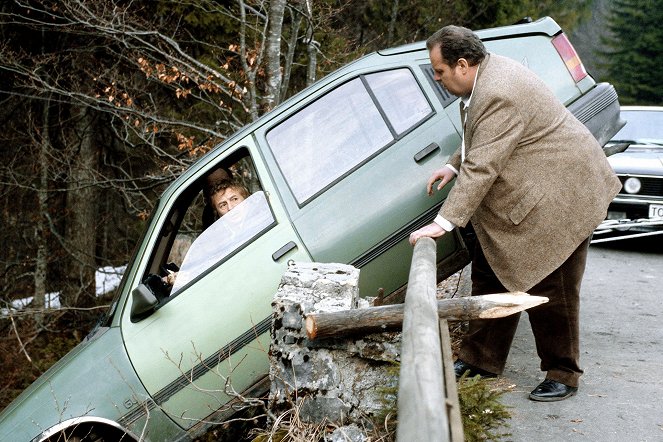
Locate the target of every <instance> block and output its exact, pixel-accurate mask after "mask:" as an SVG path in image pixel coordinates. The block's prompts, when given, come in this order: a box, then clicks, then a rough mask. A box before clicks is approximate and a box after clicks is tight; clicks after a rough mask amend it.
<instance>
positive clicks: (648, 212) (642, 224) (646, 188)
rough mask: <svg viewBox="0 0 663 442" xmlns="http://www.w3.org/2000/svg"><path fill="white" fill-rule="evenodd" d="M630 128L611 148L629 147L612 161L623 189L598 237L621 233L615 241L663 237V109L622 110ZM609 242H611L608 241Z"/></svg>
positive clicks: (620, 133) (611, 206)
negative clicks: (655, 235) (638, 237)
mask: <svg viewBox="0 0 663 442" xmlns="http://www.w3.org/2000/svg"><path fill="white" fill-rule="evenodd" d="M621 116H622V119H624V120H626V125H625V126H624V127H623V128H622V129H621V130H620V131H619V132H618V133H617V134H616V135H615V136H614V137H613V139H612V140H610V142H609V143H608V144H609V145H618V144H627V145H628V147H627V148H626V150H624V151H623V152H620V153H617V154H614V155H611V156H610V157H608V161H609V162H610V165H611V166H612V168H613V170H614V171H615V173H616V174H617V176H618V177H619V179H620V180H621V182H622V189H621V190H620V192H619V194H618V195H617V196H615V198H614V200H613V201H612V203H611V204H610V207H609V208H608V219H607V221H605V222H604V223H602V224H601V226H600V227H599V230H597V233H612V232H620V233H621V234H620V235H619V236H611V237H610V238H611V239H612V240H616V239H626V238H627V237H633V235H625V234H624V233H625V232H629V233H632V234H634V235H641V233H638V232H652V233H651V234H654V233H653V232H659V233H663V107H661V106H622V107H621ZM605 240H606V241H607V240H608V238H606V239H605Z"/></svg>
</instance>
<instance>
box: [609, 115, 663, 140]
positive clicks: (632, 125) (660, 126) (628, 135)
mask: <svg viewBox="0 0 663 442" xmlns="http://www.w3.org/2000/svg"><path fill="white" fill-rule="evenodd" d="M621 115H622V118H623V119H624V120H626V125H625V126H624V127H623V128H622V130H620V131H619V132H617V134H616V135H615V136H614V137H613V140H614V141H630V142H634V143H638V144H657V145H663V111H648V110H622V112H621Z"/></svg>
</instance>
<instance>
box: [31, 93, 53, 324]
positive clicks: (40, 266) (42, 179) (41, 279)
mask: <svg viewBox="0 0 663 442" xmlns="http://www.w3.org/2000/svg"><path fill="white" fill-rule="evenodd" d="M49 115H50V100H48V99H47V100H45V101H44V107H43V109H42V121H41V140H40V143H39V156H38V158H39V162H38V165H37V167H38V169H39V184H38V185H37V210H38V213H37V224H36V226H35V241H36V245H37V255H36V258H35V273H34V281H35V291H34V298H33V301H32V305H33V306H34V307H35V308H36V309H37V310H41V309H43V308H44V307H45V299H44V297H45V295H46V272H47V267H48V242H47V236H46V232H47V231H48V226H47V222H46V214H47V213H48V166H49V161H48V158H49V155H48V153H49V149H50V148H51V138H50V133H49V127H48V124H49V123H48V122H49ZM34 319H35V322H36V323H37V327H38V328H39V327H40V325H41V322H42V319H43V317H42V316H41V315H36V316H35V318H34Z"/></svg>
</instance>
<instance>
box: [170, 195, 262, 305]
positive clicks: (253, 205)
mask: <svg viewBox="0 0 663 442" xmlns="http://www.w3.org/2000/svg"><path fill="white" fill-rule="evenodd" d="M273 222H274V217H273V215H272V212H271V210H270V208H269V204H268V202H267V198H266V197H265V193H264V192H263V191H258V192H255V193H253V194H251V195H250V196H249V197H248V198H246V199H245V200H244V201H242V202H241V203H239V205H237V206H236V207H235V208H234V209H233V210H231V211H230V212H228V213H227V214H226V215H224V216H222V217H221V218H219V219H217V220H216V221H215V222H214V223H213V224H212V225H211V226H209V227H208V228H207V229H205V231H204V232H202V233H201V234H200V235H199V236H198V237H197V238H196V239H195V240H194V241H193V242H192V244H191V246H190V247H189V248H188V250H187V253H186V255H185V256H184V259H183V261H182V265H181V266H180V269H179V271H178V272H177V278H176V279H175V283H174V284H173V288H172V292H171V294H175V293H177V292H179V291H180V290H181V289H182V288H183V287H184V286H185V285H186V284H188V283H189V282H191V281H192V280H194V279H195V278H196V277H197V276H199V275H201V274H202V273H203V272H205V271H206V270H207V269H209V268H210V267H212V266H213V265H214V264H216V263H217V262H221V261H223V260H224V259H225V258H226V257H228V256H229V255H230V254H232V253H233V251H235V250H237V249H238V248H240V247H241V246H242V245H244V244H246V243H247V242H249V241H250V240H251V239H252V238H253V237H255V236H256V235H258V234H259V233H260V232H262V231H263V230H264V229H266V228H268V227H269V226H270V225H271V224H272V223H273Z"/></svg>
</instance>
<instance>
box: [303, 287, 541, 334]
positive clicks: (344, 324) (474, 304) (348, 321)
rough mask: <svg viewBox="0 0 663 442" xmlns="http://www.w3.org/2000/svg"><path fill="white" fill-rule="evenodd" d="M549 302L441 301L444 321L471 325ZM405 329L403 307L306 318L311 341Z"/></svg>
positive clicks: (526, 298) (510, 297) (505, 298)
mask: <svg viewBox="0 0 663 442" xmlns="http://www.w3.org/2000/svg"><path fill="white" fill-rule="evenodd" d="M546 302H548V298H546V297H543V296H530V295H529V294H527V293H524V292H508V293H495V294H490V295H481V296H468V297H462V298H453V299H441V300H438V301H437V313H438V317H439V318H440V319H446V320H449V321H467V320H472V319H495V318H502V317H505V316H509V315H513V314H514V313H518V312H521V311H523V310H526V309H529V308H532V307H536V306H537V305H540V304H543V303H546ZM402 325H403V304H394V305H384V306H379V307H369V308H362V309H352V310H343V311H338V312H331V313H313V314H310V315H307V316H306V334H307V337H308V338H309V339H322V338H330V337H338V336H344V335H349V334H356V333H363V334H367V333H375V332H379V331H395V330H400V329H401V327H402Z"/></svg>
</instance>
